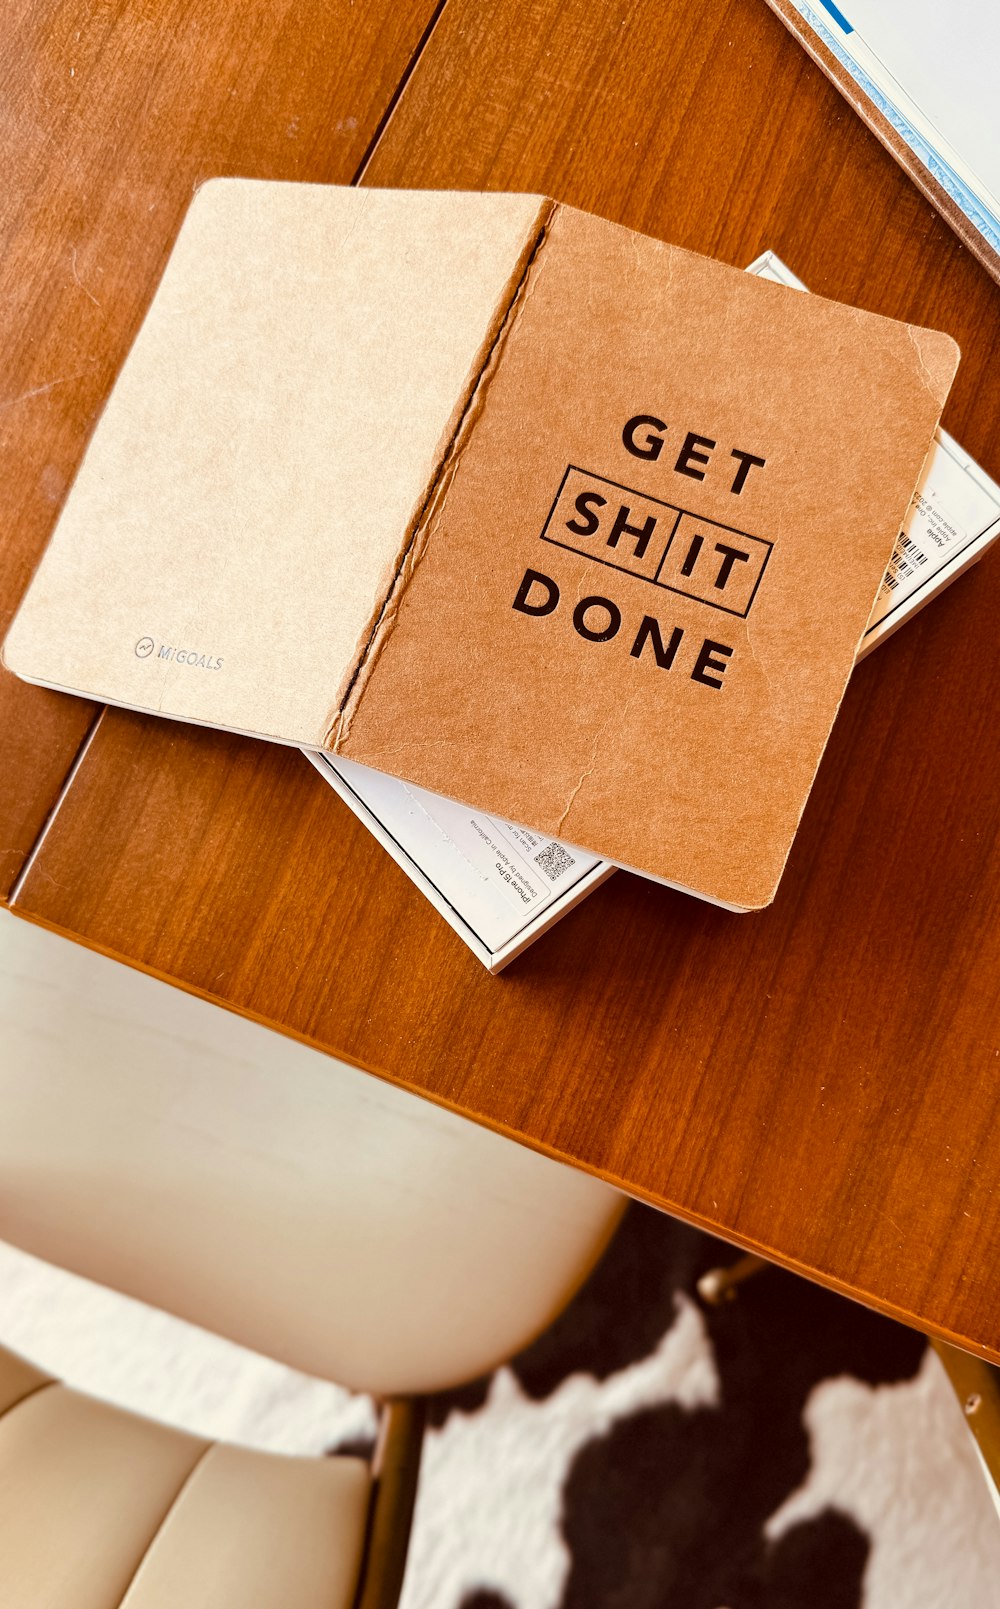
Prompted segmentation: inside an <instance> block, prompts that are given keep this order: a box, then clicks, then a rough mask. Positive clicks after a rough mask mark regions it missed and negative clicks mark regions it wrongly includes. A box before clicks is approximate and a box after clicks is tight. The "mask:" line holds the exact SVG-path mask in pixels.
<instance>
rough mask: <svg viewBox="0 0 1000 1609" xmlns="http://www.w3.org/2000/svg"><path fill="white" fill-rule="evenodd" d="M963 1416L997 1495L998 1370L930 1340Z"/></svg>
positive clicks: (999, 1440)
mask: <svg viewBox="0 0 1000 1609" xmlns="http://www.w3.org/2000/svg"><path fill="white" fill-rule="evenodd" d="M931 1345H932V1347H933V1348H934V1350H935V1352H936V1353H937V1355H938V1357H939V1358H940V1359H941V1362H942V1363H943V1364H944V1367H945V1373H946V1374H947V1376H948V1379H949V1380H950V1381H951V1384H952V1388H953V1390H954V1392H955V1395H956V1397H957V1398H958V1400H959V1403H960V1404H961V1407H962V1412H963V1413H964V1414H965V1422H966V1424H967V1425H968V1427H969V1429H970V1430H971V1431H972V1434H973V1436H974V1437H975V1438H976V1445H977V1446H978V1448H979V1451H980V1453H981V1454H982V1457H983V1463H984V1464H985V1465H986V1468H987V1470H988V1471H989V1475H990V1479H991V1480H992V1482H993V1485H994V1487H995V1488H997V1489H998V1491H1000V1370H998V1369H996V1368H995V1367H994V1366H993V1364H992V1363H984V1361H983V1359H982V1358H974V1357H973V1356H972V1353H971V1352H963V1351H962V1349H961V1347H957V1346H949V1344H948V1343H947V1341H935V1340H933V1339H932V1340H931Z"/></svg>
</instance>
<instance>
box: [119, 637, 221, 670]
mask: <svg viewBox="0 0 1000 1609" xmlns="http://www.w3.org/2000/svg"><path fill="white" fill-rule="evenodd" d="M135 657H136V659H157V660H160V659H167V660H170V661H172V663H173V664H175V665H190V666H192V667H193V668H194V669H195V670H221V669H222V659H221V658H220V656H219V655H218V654H204V653H202V652H201V650H200V649H198V648H178V647H176V646H175V645H174V644H173V643H166V642H161V643H158V642H157V641H156V639H155V637H140V638H139V641H138V642H137V643H136V645H135Z"/></svg>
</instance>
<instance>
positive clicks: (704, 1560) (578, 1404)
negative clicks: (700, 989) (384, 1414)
mask: <svg viewBox="0 0 1000 1609" xmlns="http://www.w3.org/2000/svg"><path fill="white" fill-rule="evenodd" d="M735 1255H736V1254H735V1253H734V1252H733V1251H732V1249H731V1248H730V1247H727V1246H724V1245H722V1244H721V1243H720V1242H718V1241H714V1240H712V1239H710V1238H709V1237H708V1236H707V1235H702V1234H698V1233H696V1232H695V1231H693V1230H690V1229H687V1228H685V1227H684V1226H682V1225H680V1224H677V1223H674V1222H673V1221H671V1220H670V1219H667V1218H665V1217H663V1216H661V1215H660V1214H658V1213H654V1212H652V1211H651V1210H649V1209H646V1208H641V1207H637V1206H633V1207H632V1208H630V1210H629V1213H628V1214H627V1216H626V1219H625V1221H624V1223H623V1225H622V1228H621V1229H620V1231H619V1233H618V1235H617V1237H616V1239H615V1240H614V1242H613V1243H612V1246H611V1248H610V1250H609V1251H608V1253H607V1254H606V1256H605V1258H604V1260H603V1262H602V1263H601V1265H600V1266H599V1267H598V1269H597V1271H596V1272H595V1274H594V1276H593V1277H592V1279H591V1280H590V1282H589V1284H588V1285H587V1286H586V1287H585V1289H584V1290H583V1292H582V1293H581V1294H580V1296H579V1297H578V1298H577V1299H576V1301H575V1302H574V1303H573V1304H572V1306H571V1307H570V1308H569V1309H568V1310H567V1312H566V1313H565V1314H564V1316H563V1317H562V1319H561V1320H559V1321H558V1322H557V1324H556V1325H555V1326H554V1327H553V1328H552V1329H551V1330H550V1331H549V1332H548V1333H547V1334H546V1335H544V1336H543V1337H542V1338H541V1339H540V1340H539V1341H537V1342H536V1343H535V1345H534V1346H532V1347H531V1348H530V1349H529V1350H528V1351H526V1352H525V1353H523V1354H522V1355H521V1356H520V1357H519V1358H517V1359H516V1360H515V1361H514V1363H513V1365H512V1366H511V1367H509V1368H505V1369H501V1370H500V1371H499V1372H498V1373H497V1374H495V1375H493V1376H492V1378H491V1379H490V1380H488V1381H486V1382H483V1383H481V1384H480V1385H478V1386H476V1387H475V1388H471V1389H467V1390H465V1391H460V1392H455V1393H452V1394H450V1395H448V1396H445V1397H442V1398H440V1399H438V1400H437V1401H436V1402H435V1403H434V1407H433V1411H432V1430H431V1432H430V1434H429V1436H428V1440H427V1443H426V1446H425V1453H424V1464H423V1471H422V1476H423V1480H422V1488H421V1491H420V1495H419V1498H418V1508H417V1514H416V1523H415V1527H414V1536H413V1542H412V1550H411V1557H410V1565H409V1569H408V1574H407V1579H406V1583H405V1588H404V1595H403V1602H404V1609H557V1606H559V1609H860V1606H864V1609H995V1606H997V1605H1000V1519H998V1517H997V1515H996V1513H995V1511H994V1509H993V1506H992V1502H991V1500H990V1496H989V1491H988V1488H987V1486H986V1483H985V1481H984V1480H983V1479H982V1476H981V1473H980V1470H979V1467H978V1465H977V1464H976V1461H975V1455H974V1453H973V1452H972V1449H971V1447H970V1445H969V1443H970V1440H971V1438H970V1437H969V1432H968V1430H967V1427H966V1425H965V1423H964V1421H963V1418H962V1415H961V1412H960V1410H959V1408H958V1406H957V1403H956V1402H955V1401H954V1400H953V1398H952V1396H951V1388H950V1386H949V1385H948V1383H947V1380H946V1377H945V1375H944V1371H943V1370H942V1369H941V1366H940V1364H939V1362H938V1360H937V1358H936V1357H935V1356H934V1354H933V1353H932V1352H931V1351H930V1349H929V1348H928V1346H927V1343H926V1342H925V1340H924V1339H923V1338H922V1337H921V1336H918V1335H916V1334H915V1333H914V1332H912V1331H910V1330H907V1329H904V1328H903V1327H902V1326H900V1325H897V1324H893V1323H891V1322H890V1321H889V1320H887V1319H883V1318H880V1317H878V1316H877V1315H875V1314H873V1313H870V1312H869V1311H868V1310H867V1309H865V1308H862V1307H860V1306H858V1305H857V1304H855V1303H853V1302H849V1301H847V1300H845V1299H843V1298H841V1297H838V1296H834V1295H832V1294H830V1293H829V1292H826V1291H823V1290H821V1289H820V1288H818V1287H817V1286H814V1285H812V1284H810V1283H807V1282H806V1281H805V1280H802V1279H799V1278H797V1277H796V1276H794V1275H791V1274H786V1273H784V1272H782V1271H779V1270H776V1269H769V1270H767V1271H766V1272H764V1273H761V1274H759V1275H757V1276H755V1277H754V1278H752V1279H751V1280H749V1281H747V1282H746V1283H744V1284H743V1285H741V1286H740V1287H739V1294H738V1296H737V1297H736V1298H735V1299H734V1300H733V1301H732V1302H729V1303H726V1304H725V1305H723V1306H720V1307H706V1306H704V1305H703V1304H702V1303H700V1302H699V1300H698V1299H697V1296H696V1294H695V1286H696V1281H697V1279H698V1277H699V1275H700V1274H702V1273H703V1272H705V1271H706V1270H707V1269H709V1268H712V1267H716V1266H719V1265H721V1264H724V1263H728V1262H731V1261H732V1260H733V1259H734V1257H735Z"/></svg>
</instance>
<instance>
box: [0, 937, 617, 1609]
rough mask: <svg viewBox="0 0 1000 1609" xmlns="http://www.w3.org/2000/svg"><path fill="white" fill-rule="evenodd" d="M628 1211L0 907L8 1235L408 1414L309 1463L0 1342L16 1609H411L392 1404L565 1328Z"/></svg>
mask: <svg viewBox="0 0 1000 1609" xmlns="http://www.w3.org/2000/svg"><path fill="white" fill-rule="evenodd" d="M497 987H498V988H502V987H503V984H502V983H498V985H497ZM623 1205H624V1203H623V1198H622V1197H621V1196H619V1195H618V1193H617V1192H615V1191H613V1190H611V1189H610V1188H608V1187H607V1186H605V1185H603V1184H601V1183H599V1182H598V1181H596V1180H593V1179H590V1178H587V1177H585V1176H584V1175H582V1174H580V1173H578V1172H577V1171H575V1170H573V1169H570V1168H566V1167H563V1166H561V1165H559V1164H557V1163H555V1162H552V1161H550V1160H548V1159H546V1158H544V1157H541V1156H538V1155H536V1154H535V1153H533V1152H530V1151H528V1150H526V1149H524V1148H523V1147H521V1146H518V1145H515V1144H513V1143H512V1142H511V1141H509V1140H507V1139H505V1138H502V1137H500V1136H498V1135H495V1134H492V1133H490V1132H488V1131H487V1130H485V1129H481V1128H479V1127H478V1126H476V1125H474V1124H471V1123H469V1122H467V1121H466V1120H464V1119H462V1118H459V1117H457V1116H455V1115H454V1114H451V1113H448V1112H445V1111H443V1110H440V1109H438V1108H435V1107H433V1106H432V1105H430V1104H429V1103H428V1102H426V1101H423V1100H420V1099H418V1098H417V1097H414V1096H411V1095H408V1094H406V1093H405V1092H403V1091H401V1090H398V1089H396V1088H395V1087H393V1086H391V1085H387V1084H384V1083H381V1082H380V1081H378V1080H377V1079H375V1078H373V1077H371V1076H370V1075H368V1074H366V1073H361V1072H358V1071H356V1070H354V1069H352V1068H349V1067H346V1066H343V1065H342V1064H340V1063H338V1062H335V1061H333V1060H332V1059H330V1058H328V1057H325V1056H323V1055H321V1054H320V1053H318V1052H316V1051H313V1050H311V1049H309V1048H308V1047H306V1046H303V1045H299V1044H296V1043H294V1042H293V1041H291V1040H288V1039H285V1038H284V1037H283V1036H281V1035H278V1034H274V1033H271V1032H269V1031H268V1030H266V1029H263V1028H260V1027H259V1026H257V1025H255V1024H252V1023H248V1022H246V1021H244V1020H242V1019H240V1018H238V1017H235V1016H232V1015H230V1014H228V1013H226V1012H223V1011H221V1010H219V1009H218V1008H217V1007H215V1006H212V1005H209V1004H207V1003H206V1002H204V1001H200V1000H197V999H195V998H193V997H191V996H187V995H184V994H182V993H181V992H179V991H177V990H174V989H172V988H171V987H170V986H168V985H166V984H162V983H159V982H157V981H156V980H154V979H152V978H148V977H145V976H143V975H142V974H139V973H136V972H132V971H130V970H129V969H128V968H126V967H123V966H121V965H119V964H118V963H116V962H113V961H109V960H107V959H105V958H103V957H100V956H96V955H94V954H92V953H90V952H88V951H85V950H83V949H82V948H80V947H79V946H76V945H73V944H70V943H68V942H67V941H65V940H63V939H60V938H57V937H55V936H54V935H52V934H49V933H46V932H43V931H41V930H40V929H35V928H31V927H29V926H28V925H27V924H25V923H22V922H20V921H17V920H15V919H14V918H13V917H10V916H9V915H8V914H7V913H0V1238H2V1239H5V1240H7V1241H9V1242H10V1243H12V1244H14V1245H16V1246H19V1247H21V1248H22V1249H23V1250H25V1251H29V1252H32V1253H34V1254H35V1255H37V1256H39V1257H42V1258H45V1259H47V1260H48V1261H50V1262H52V1263H55V1264H58V1265H60V1266H61V1267H64V1268H68V1269H72V1270H74V1271H75V1272H76V1273H79V1274H83V1275H85V1276H87V1277H89V1278H90V1279H93V1280H96V1281H98V1282H101V1283H103V1284H105V1285H108V1286H110V1287H112V1288H114V1289H117V1290H119V1291H123V1292H125V1293H127V1294H129V1295H131V1296H134V1297H138V1298H139V1299H141V1300H143V1301H145V1302H147V1303H150V1304H151V1305H153V1306H156V1307H159V1308H162V1309H165V1310H167V1311H169V1312H172V1313H174V1314H177V1315H179V1316H180V1317H182V1318H186V1319H188V1320H191V1321H192V1322H194V1323H197V1324H199V1325H201V1326H203V1327H205V1328H207V1329H210V1330H213V1331H215V1332H217V1333H218V1334H221V1335H224V1336H228V1337H230V1338H232V1339H233V1340H236V1341H239V1342H241V1343H242V1344H244V1345H246V1346H249V1347H252V1348H254V1349H256V1350H258V1351H260V1352H263V1353H266V1354H267V1355H269V1356H271V1357H273V1358H276V1359H279V1360H281V1361H282V1362H285V1363H288V1364H290V1365H292V1366H294V1367H295V1368H298V1369H301V1370H304V1371H306V1372H308V1373H310V1374H313V1375H318V1376H320V1377H322V1378H325V1379H331V1380H336V1381H338V1382H340V1383H341V1384H343V1385H346V1386H350V1387H352V1388H355V1389H358V1390H363V1391H368V1392H371V1393H373V1394H374V1395H376V1396H377V1397H378V1398H380V1399H381V1400H382V1401H383V1402H384V1403H385V1404H386V1407H385V1409H384V1412H383V1423H382V1436H381V1449H380V1454H379V1456H378V1458H377V1460H376V1464H375V1466H374V1468H370V1467H369V1466H368V1464H367V1463H366V1462H364V1461H362V1460H360V1459H354V1458H348V1457H336V1458H325V1459H319V1458H316V1459H312V1458H290V1457H285V1456H282V1455H278V1454H273V1453H262V1452H252V1451H247V1450H246V1449H241V1448H235V1447H228V1446H224V1445H221V1444H220V1445H214V1446H212V1445H209V1444H208V1443H206V1442H205V1441H203V1440H202V1439H200V1438H199V1437H197V1436H192V1435H188V1434H185V1433H183V1432H181V1431H178V1430H174V1429H171V1428H168V1427H166V1426H164V1425H160V1424H157V1423H155V1422H154V1421H152V1420H144V1419H141V1418H138V1417H137V1416H135V1415H133V1414H131V1413H127V1412H125V1411H124V1410H122V1409H118V1408H113V1407H111V1406H109V1405H107V1404H105V1403H101V1402H98V1401H96V1400H94V1399H91V1398H87V1397H84V1396H81V1395H80V1394H79V1393H77V1392H75V1391H73V1390H70V1389H69V1388H67V1387H64V1386H60V1385H57V1384H54V1383H52V1382H50V1381H49V1380H48V1378H47V1376H46V1375H45V1374H44V1373H43V1372H42V1371H39V1370H37V1369H35V1368H34V1367H33V1366H32V1365H31V1364H29V1363H26V1362H25V1361H23V1360H21V1359H19V1358H16V1357H14V1356H13V1354H10V1353H4V1354H2V1355H0V1604H2V1605H3V1609H110V1606H112V1605H114V1606H118V1605H122V1606H123V1609H178V1606H183V1609H202V1606H204V1609H229V1606H230V1605H232V1606H234V1609H235V1606H239V1609H271V1606H274V1609H320V1606H322V1609H348V1606H350V1605H355V1604H357V1605H363V1606H364V1609H370V1606H374V1605H379V1606H380V1609H381V1606H384V1605H388V1604H390V1603H392V1602H393V1601H395V1597H396V1596H397V1595H398V1589H399V1585H400V1582H401V1579H402V1569H403V1562H404V1552H405V1536H406V1532H407V1529H408V1524H409V1514H410V1510H411V1508H412V1500H413V1489H414V1485H415V1478H416V1466H417V1460H418V1456H419V1424H420V1409H419V1404H418V1403H417V1402H414V1401H412V1400H409V1401H406V1400H400V1399H413V1398H419V1396H420V1395H422V1394H425V1393H428V1392H431V1391H434V1390H438V1389H441V1388H444V1387H446V1386H452V1385H456V1384H458V1383H460V1382H462V1381H464V1380H467V1379H471V1378H473V1377H475V1376H477V1375H479V1374H482V1373H484V1372H486V1371H487V1370H488V1369H490V1368H492V1367H494V1366H495V1365H496V1364H497V1363H499V1362H500V1361H501V1360H503V1359H504V1358H506V1357H508V1356H510V1355H511V1354H512V1353H513V1352H515V1351H516V1350H518V1349H519V1348H520V1347H521V1346H522V1345H524V1344H525V1343H526V1342H528V1341H529V1340H530V1339H531V1338H532V1337H533V1336H534V1335H535V1334H537V1333H538V1332H539V1331H540V1330H541V1329H543V1328H544V1327H545V1325H546V1324H547V1323H549V1322H550V1321H551V1319H552V1318H554V1317H555V1315H556V1314H557V1313H558V1312H559V1311H560V1309H561V1308H562V1307H563V1306H564V1305H565V1303H566V1302H567V1301H568V1299H569V1298H570V1296H571V1295H572V1294H573V1292H574V1291H575V1290H576V1289H577V1288H578V1286H579V1285H580V1283H581V1282H582V1280H583V1279H584V1278H585V1277H586V1275H587V1273H588V1272H589V1270H590V1268H591V1267H592V1266H593V1264H594V1262H595V1261H596V1259H597V1257H598V1256H599V1255H600V1253H601V1251H602V1250H603V1248H604V1246H605V1244H606V1243H607V1241H608V1239H609V1237H610V1235H611V1233H612V1231H613V1229H614V1227H615V1225H616V1223H617V1221H618V1218H619V1216H620V1214H621V1211H622V1208H623Z"/></svg>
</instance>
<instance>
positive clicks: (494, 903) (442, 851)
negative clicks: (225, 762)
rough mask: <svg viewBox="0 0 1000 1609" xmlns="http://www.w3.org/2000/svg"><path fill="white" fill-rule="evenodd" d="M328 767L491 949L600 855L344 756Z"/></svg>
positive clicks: (328, 761)
mask: <svg viewBox="0 0 1000 1609" xmlns="http://www.w3.org/2000/svg"><path fill="white" fill-rule="evenodd" d="M324 763H325V767H326V769H327V771H328V772H332V773H334V774H335V775H336V777H337V778H338V779H339V782H340V783H341V784H342V785H344V786H346V788H347V789H349V790H350V794H351V796H353V800H354V801H355V802H356V803H358V804H360V805H361V806H362V807H363V808H364V809H365V810H366V811H368V812H369V813H370V815H371V816H373V817H374V818H375V819H376V820H377V821H378V823H379V825H380V827H381V828H382V829H383V831H384V832H386V833H387V834H388V836H389V837H390V838H391V840H392V844H393V845H394V846H395V847H394V852H396V851H399V853H400V854H401V855H402V856H403V857H405V862H404V863H406V862H409V863H412V864H413V865H414V866H415V867H417V868H419V871H420V873H421V874H422V875H423V876H424V877H425V878H426V879H427V881H428V882H429V883H430V884H431V885H432V887H433V889H434V891H435V893H436V895H438V896H439V897H440V899H442V900H443V901H444V902H445V903H446V905H448V906H450V907H451V909H452V910H453V911H454V912H455V914H456V915H457V916H458V917H460V918H461V920H462V921H463V922H464V923H465V924H466V925H467V926H468V927H469V928H471V930H472V932H473V933H474V934H475V935H476V937H477V938H478V939H479V940H480V942H481V943H482V944H484V945H485V946H486V948H487V949H488V950H489V951H491V952H496V951H499V950H502V949H503V948H504V947H505V946H506V945H509V944H512V943H513V941H514V940H515V939H516V938H517V937H518V935H519V934H520V933H521V932H522V931H523V929H524V928H525V927H526V926H529V925H530V924H531V923H533V922H535V921H537V920H538V918H539V917H541V916H542V915H543V914H544V913H545V912H546V911H549V910H550V909H551V908H553V907H555V906H556V905H557V904H558V903H559V902H560V901H561V900H563V899H564V898H565V897H566V896H567V895H568V894H569V893H570V892H571V891H572V889H573V888H574V887H575V886H576V885H577V884H578V883H579V882H580V880H581V879H582V878H583V877H586V876H587V874H588V873H590V872H592V871H593V870H594V869H595V867H598V866H600V865H601V864H602V863H601V861H600V859H599V857H598V856H596V855H588V854H586V853H584V852H583V851H582V850H578V849H574V848H571V847H570V846H568V845H567V844H563V843H558V842H556V840H555V839H552V838H546V837H544V836H542V835H541V834H539V833H535V832H530V831H529V830H528V829H527V828H526V827H519V826H515V825H514V823H512V822H509V821H502V820H500V818H499V817H497V816H489V815H486V814H485V813H484V812H483V811H479V810H473V809H471V808H470V807H469V806H468V805H463V804H459V803H458V802H457V801H456V800H454V799H447V798H445V797H444V796H443V795H441V794H435V793H429V792H427V790H426V789H424V788H416V787H413V786H412V785H411V784H410V783H407V782H401V781H399V779H398V778H396V777H390V776H385V775H384V774H383V773H382V772H379V771H372V770H371V769H369V767H367V766H362V765H357V764H355V763H354V762H353V761H350V760H344V759H342V758H341V757H339V756H338V757H337V758H336V759H333V758H332V757H330V756H325V757H324Z"/></svg>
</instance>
